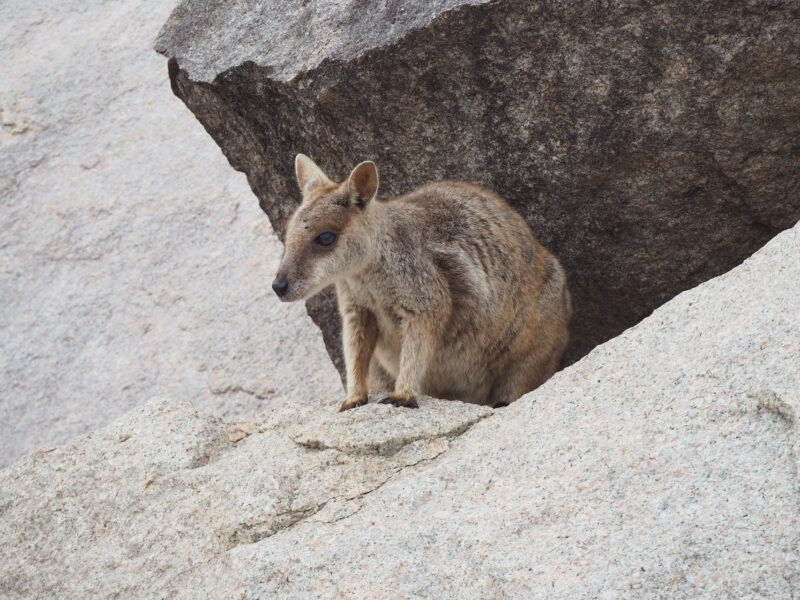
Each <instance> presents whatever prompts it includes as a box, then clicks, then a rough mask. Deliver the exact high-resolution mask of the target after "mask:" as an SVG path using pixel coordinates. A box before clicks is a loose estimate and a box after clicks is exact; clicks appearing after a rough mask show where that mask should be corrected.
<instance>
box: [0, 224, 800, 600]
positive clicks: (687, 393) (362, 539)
mask: <svg viewBox="0 0 800 600" xmlns="http://www.w3.org/2000/svg"><path fill="white" fill-rule="evenodd" d="M798 254H800V226H798V227H796V228H795V229H793V230H792V231H789V232H786V233H783V234H781V235H780V236H778V237H777V238H776V239H775V240H773V241H772V242H771V243H770V244H769V245H768V246H767V247H766V248H764V249H763V250H761V251H760V252H759V253H758V254H756V255H755V256H754V257H753V258H751V259H749V260H748V261H746V262H745V263H744V264H743V265H742V266H740V267H738V268H737V269H736V270H734V271H733V272H731V273H729V274H727V275H725V276H723V277H720V278H718V279H715V280H713V281H710V282H708V283H706V284H704V285H702V286H700V287H699V288H697V289H694V290H691V291H690V292H687V293H684V294H681V295H680V296H679V297H677V298H676V299H674V300H672V301H671V302H670V303H668V304H667V305H666V306H664V307H662V308H660V309H659V310H658V311H656V313H655V314H653V315H652V316H651V317H649V318H648V319H646V320H645V321H644V322H642V323H641V324H640V325H638V326H637V327H635V328H633V329H631V330H629V331H627V332H626V333H625V334H623V335H622V336H620V337H619V338H617V339H615V340H613V341H611V342H609V343H607V344H605V345H603V346H601V347H599V348H597V349H596V350H595V351H594V352H592V353H591V354H590V355H589V356H587V357H586V358H585V359H583V360H582V361H580V362H579V363H578V364H576V365H574V366H573V367H571V368H569V369H566V370H564V371H562V372H561V373H560V374H558V375H556V376H555V377H554V378H553V379H551V380H550V381H549V382H548V383H547V384H545V385H544V386H542V387H541V388H539V390H537V391H536V392H534V393H532V394H530V395H528V396H526V397H525V398H523V399H521V400H520V401H519V402H517V403H515V404H513V405H512V406H511V407H509V408H507V409H503V410H498V411H495V412H494V413H493V415H492V416H491V417H490V418H485V417H487V416H489V415H490V414H492V413H491V411H490V410H489V409H487V408H484V407H478V406H472V405H464V404H461V403H458V402H442V401H434V400H424V401H423V402H422V406H421V408H420V409H419V410H417V411H407V410H400V409H395V408H393V407H386V406H382V405H368V406H366V407H363V408H360V409H358V410H354V411H349V412H347V413H341V414H340V413H336V412H335V407H333V406H331V407H330V408H329V409H325V410H319V409H318V410H313V409H311V408H308V407H304V406H303V405H301V404H299V403H295V404H285V405H277V408H276V410H274V411H272V412H270V413H268V414H265V415H264V417H263V418H261V419H259V420H258V421H254V422H251V423H240V424H232V423H225V422H223V421H220V420H218V419H213V418H208V417H203V416H201V415H199V414H198V413H196V412H195V411H193V410H191V409H190V408H189V407H188V406H187V405H186V404H184V403H179V402H171V401H167V400H154V401H152V402H150V403H149V404H147V405H146V406H144V407H143V408H141V409H139V410H137V411H134V412H132V413H129V414H128V415H127V416H126V417H125V418H123V419H121V420H119V421H117V422H116V423H115V424H113V425H112V426H110V427H108V428H106V429H105V430H103V431H101V432H99V433H97V434H93V435H90V436H86V437H84V438H81V439H79V440H78V441H77V442H76V443H75V444H73V445H72V446H68V447H65V448H62V449H58V450H52V451H47V452H39V453H37V454H34V455H32V456H29V457H28V458H26V459H25V460H23V461H21V462H20V463H18V464H17V465H15V466H14V467H11V468H9V469H6V470H5V471H2V472H0V596H2V597H3V598H17V597H89V596H102V597H107V596H117V597H131V596H153V597H184V598H195V597H198V596H202V597H214V598H230V597H248V598H266V597H276V598H308V597H325V598H330V597H335V598H340V597H342V598H386V597H431V598H487V597H497V596H503V597H521V598H536V597H547V598H598V597H611V598H618V597H644V598H656V597H680V598H682V597H691V598H790V597H792V594H793V593H794V594H795V595H796V591H797V590H798V589H800V479H798V466H799V464H800V461H799V460H798V458H799V457H800V444H799V442H800V437H799V436H798V431H800V430H799V429H798V427H799V425H798V414H800V360H798V359H799V358H800V306H798V303H797V299H798V297H800V261H798V260H797V256H798Z"/></svg>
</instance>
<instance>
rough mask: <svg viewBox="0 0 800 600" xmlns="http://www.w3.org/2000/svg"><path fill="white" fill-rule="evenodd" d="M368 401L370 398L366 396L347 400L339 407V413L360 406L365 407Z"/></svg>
mask: <svg viewBox="0 0 800 600" xmlns="http://www.w3.org/2000/svg"><path fill="white" fill-rule="evenodd" d="M367 400H368V398H367V395H366V394H364V395H363V396H353V397H352V398H347V399H346V400H345V401H344V402H342V405H341V406H340V407H339V412H344V411H346V410H350V409H351V408H356V407H358V406H364V405H365V404H366V403H367Z"/></svg>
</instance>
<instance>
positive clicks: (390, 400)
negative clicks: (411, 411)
mask: <svg viewBox="0 0 800 600" xmlns="http://www.w3.org/2000/svg"><path fill="white" fill-rule="evenodd" d="M378 403H379V404H391V405H392V406H397V407H400V408H419V404H417V400H416V398H413V397H411V398H408V397H405V396H395V395H394V394H389V395H388V396H385V397H383V398H381V399H380V400H379V401H378Z"/></svg>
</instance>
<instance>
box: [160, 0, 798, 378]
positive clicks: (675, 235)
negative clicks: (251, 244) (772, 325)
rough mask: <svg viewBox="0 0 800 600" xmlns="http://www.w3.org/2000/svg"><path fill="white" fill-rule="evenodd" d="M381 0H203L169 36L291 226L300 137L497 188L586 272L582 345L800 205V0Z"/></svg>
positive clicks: (579, 322) (766, 231) (194, 100)
mask: <svg viewBox="0 0 800 600" xmlns="http://www.w3.org/2000/svg"><path fill="white" fill-rule="evenodd" d="M363 4H364V3H345V2H334V1H329V2H319V3H317V2H314V3H301V2H291V3H289V2H279V1H271V2H261V1H259V2H256V1H255V0H241V1H239V2H236V3H223V2H220V1H217V2H208V1H206V0H203V1H202V2H200V1H196V0H185V1H184V2H183V3H182V4H181V5H180V6H179V7H178V8H177V9H176V10H175V12H174V13H173V15H172V17H171V18H170V20H169V21H168V22H167V24H166V25H165V26H164V28H163V30H162V32H161V34H160V35H159V38H158V40H157V42H156V47H157V49H158V50H159V51H160V52H162V53H163V54H165V55H166V56H168V57H169V58H170V59H171V60H170V69H169V73H170V78H171V80H172V84H173V89H174V91H175V93H176V94H177V95H178V96H179V97H180V98H181V99H182V100H183V101H184V102H185V103H186V104H187V106H188V107H189V108H190V109H191V110H192V112H193V113H194V114H195V115H196V116H197V118H198V119H199V120H200V122H201V123H202V124H203V125H204V126H205V128H206V129H207V130H208V131H209V133H210V134H211V135H212V136H213V137H214V139H215V140H216V141H217V143H218V144H219V145H220V146H221V148H222V149H223V151H224V152H225V154H226V155H227V157H228V159H229V160H230V162H231V164H232V165H233V166H234V167H235V168H236V169H239V170H241V171H244V172H245V173H246V174H247V177H248V181H249V182H250V185H251V187H252V188H253V190H254V192H255V193H256V195H257V196H258V198H259V199H260V204H261V207H262V208H263V210H264V211H265V212H266V213H267V214H268V215H269V218H270V220H271V222H272V224H273V226H274V228H275V230H276V231H277V232H279V233H282V232H283V230H284V227H285V225H286V222H287V219H288V217H289V215H290V214H291V213H292V211H293V210H294V208H295V207H296V205H297V203H298V202H299V193H298V191H297V190H296V187H295V183H294V179H293V176H292V159H293V156H294V154H295V153H296V152H301V151H302V152H305V153H307V154H309V155H310V156H311V157H312V158H314V159H315V160H316V161H317V162H319V164H320V165H322V166H323V167H324V168H326V169H327V170H328V171H329V172H330V174H331V175H337V176H339V177H343V176H344V175H345V174H346V173H347V171H348V170H349V168H350V167H351V166H352V165H354V164H356V163H357V162H358V161H360V160H362V159H366V158H369V159H373V160H375V161H377V162H378V164H379V167H380V169H381V175H382V193H383V195H384V196H387V195H391V194H399V193H402V192H405V191H408V190H411V189H413V188H414V187H415V186H418V185H420V184H423V183H425V182H428V181H431V180H437V179H445V178H449V179H464V180H470V181H474V182H479V183H482V184H485V185H487V186H488V187H490V188H493V189H494V190H496V191H497V192H499V193H500V194H502V195H503V196H504V197H505V198H506V199H508V200H509V202H510V203H511V204H512V205H513V206H514V207H515V208H516V209H517V210H519V211H520V213H522V214H523V215H524V217H525V218H526V219H527V220H528V222H529V223H530V225H531V227H532V228H533V230H534V232H535V233H536V234H537V236H538V237H539V238H540V239H541V240H542V241H543V243H544V244H545V245H547V246H548V247H549V248H550V249H551V250H553V251H554V252H555V253H556V254H557V255H558V256H559V257H560V258H561V259H562V261H563V263H564V265H565V267H566V268H567V270H568V272H569V274H570V286H571V289H572V292H573V296H574V302H575V319H574V322H573V327H572V337H573V342H572V346H571V349H570V353H569V358H570V360H575V359H576V358H578V357H580V356H582V355H584V354H585V353H586V352H588V351H589V350H590V349H591V348H593V347H594V346H595V345H597V344H598V343H600V342H603V341H604V340H607V339H609V338H611V337H613V336H615V335H617V334H618V333H620V332H621V331H622V330H624V329H625V328H627V327H630V326H631V325H633V324H635V323H637V322H638V321H639V320H641V319H642V318H643V317H645V316H646V315H648V314H649V313H650V312H651V311H652V310H653V309H654V308H656V307H657V306H659V305H660V304H662V303H663V302H665V301H666V300H667V299H669V298H671V297H672V296H674V295H675V294H677V293H678V292H680V291H682V290H685V289H688V288H690V287H693V286H694V285H696V284H698V283H700V282H702V281H705V280H707V279H709V278H710V277H713V276H715V275H718V274H720V273H722V272H724V271H726V270H728V269H730V268H731V267H733V266H735V265H736V264H738V263H739V262H741V261H742V260H743V259H744V258H745V257H746V256H748V255H749V254H751V253H752V252H753V251H754V250H755V249H757V248H758V247H760V246H761V245H763V244H764V243H765V242H766V241H767V240H768V239H769V238H771V237H772V236H773V235H775V234H776V233H777V232H778V231H780V230H782V229H785V228H787V227H789V226H791V225H792V224H793V223H794V222H795V221H796V220H797V219H798V218H799V217H800V142H798V140H800V28H799V27H798V22H800V9H799V8H798V6H799V5H800V3H798V2H797V1H788V2H769V3H768V2H751V3H747V2H734V3H727V2H725V3H723V2H673V3H665V4H659V5H656V6H648V7H643V6H641V5H640V4H639V3H633V2H618V3H600V2H591V1H584V2H546V3H545V2H522V1H518V2H514V1H510V0H505V1H499V2H459V1H455V0H452V1H449V2H446V1H440V2H425V3H417V2H402V1H395V2H386V3H373V4H375V5H378V4H380V7H375V6H372V7H370V6H363ZM309 312H310V314H311V315H312V317H313V318H314V319H315V321H316V322H317V323H318V324H319V325H320V327H321V328H322V331H323V334H324V336H325V340H326V345H327V347H328V350H329V352H330V353H331V355H332V357H333V358H334V362H336V364H337V366H339V367H341V360H340V356H339V352H340V350H339V341H338V328H339V324H338V315H337V314H336V310H335V307H334V304H333V298H332V294H330V293H328V294H325V295H322V296H321V297H318V298H316V299H314V300H312V301H311V302H309Z"/></svg>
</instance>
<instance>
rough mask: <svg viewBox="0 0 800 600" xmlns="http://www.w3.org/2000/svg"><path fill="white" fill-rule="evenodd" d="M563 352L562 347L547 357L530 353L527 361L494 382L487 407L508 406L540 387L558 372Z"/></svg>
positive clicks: (518, 364) (515, 366) (514, 366)
mask: <svg viewBox="0 0 800 600" xmlns="http://www.w3.org/2000/svg"><path fill="white" fill-rule="evenodd" d="M564 345H565V344H564ZM563 352H564V351H563V347H562V348H560V350H559V351H556V352H553V353H551V354H550V355H549V356H547V357H542V356H540V355H538V354H536V353H532V354H531V355H530V356H529V357H528V358H527V360H524V361H522V362H520V363H517V364H515V365H513V367H512V368H510V369H508V370H507V371H506V373H505V374H504V375H502V376H500V377H498V378H497V381H495V384H494V387H492V392H491V394H490V395H489V406H493V407H495V408H497V407H500V406H508V405H509V404H511V403H512V402H514V400H517V399H519V398H521V397H522V396H524V395H525V394H527V393H528V392H530V391H532V390H535V389H536V388H537V387H539V386H540V385H542V384H543V383H544V382H545V381H547V380H548V379H550V377H551V376H552V375H553V374H554V373H555V372H556V371H558V367H559V365H560V364H561V356H562V354H563Z"/></svg>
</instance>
